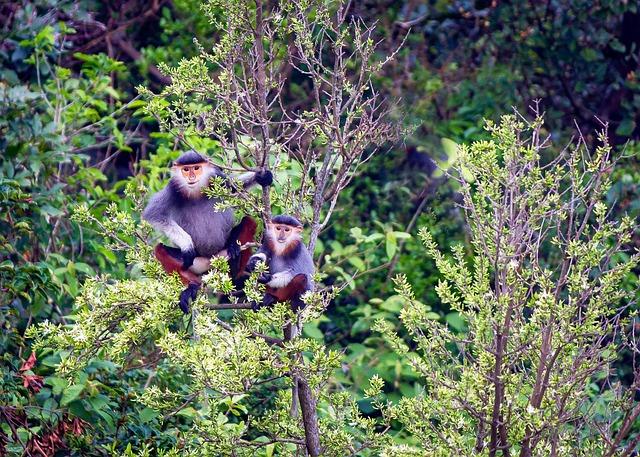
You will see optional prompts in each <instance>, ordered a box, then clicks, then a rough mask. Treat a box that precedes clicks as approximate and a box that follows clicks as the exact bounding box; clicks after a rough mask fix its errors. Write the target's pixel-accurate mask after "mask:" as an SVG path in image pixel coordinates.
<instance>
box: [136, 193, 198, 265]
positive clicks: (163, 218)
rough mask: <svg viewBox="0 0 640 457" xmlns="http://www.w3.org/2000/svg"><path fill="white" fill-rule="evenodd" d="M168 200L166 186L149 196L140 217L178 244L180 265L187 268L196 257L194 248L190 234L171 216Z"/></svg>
mask: <svg viewBox="0 0 640 457" xmlns="http://www.w3.org/2000/svg"><path fill="white" fill-rule="evenodd" d="M170 201H171V194H170V191H169V189H168V188H165V189H163V190H162V191H160V192H158V193H157V194H155V195H154V196H153V197H151V200H150V201H149V204H148V205H147V207H146V208H145V209H144V211H143V213H142V218H143V219H145V220H146V221H147V222H149V223H150V224H151V225H152V226H153V227H154V228H156V229H157V230H159V231H160V232H162V233H163V234H164V235H166V237H167V238H169V240H171V242H172V243H174V244H175V245H176V246H178V248H179V249H180V253H181V254H182V259H183V265H182V267H183V268H184V269H187V268H189V267H190V266H191V265H192V264H193V259H194V258H195V257H196V250H195V247H194V245H193V239H192V238H191V235H189V234H188V233H187V232H186V231H185V230H184V229H183V228H182V227H180V226H179V225H178V224H177V223H176V221H174V220H173V219H172V218H171V211H170V208H169V202H170Z"/></svg>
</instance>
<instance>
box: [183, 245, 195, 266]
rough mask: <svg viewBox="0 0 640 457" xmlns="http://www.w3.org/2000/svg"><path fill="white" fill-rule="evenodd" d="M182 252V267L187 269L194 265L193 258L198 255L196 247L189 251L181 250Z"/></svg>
mask: <svg viewBox="0 0 640 457" xmlns="http://www.w3.org/2000/svg"><path fill="white" fill-rule="evenodd" d="M180 253H181V254H182V269H183V270H187V269H188V268H189V267H190V266H191V265H193V259H195V258H196V257H197V254H196V251H195V249H193V248H191V249H189V250H187V251H181V252H180Z"/></svg>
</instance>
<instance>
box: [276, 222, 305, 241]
mask: <svg viewBox="0 0 640 457" xmlns="http://www.w3.org/2000/svg"><path fill="white" fill-rule="evenodd" d="M269 231H270V232H271V236H272V238H273V239H274V240H275V241H277V242H278V243H280V244H285V245H286V244H289V243H290V242H291V241H293V240H297V239H299V238H300V233H301V232H302V227H292V226H291V225H285V224H269Z"/></svg>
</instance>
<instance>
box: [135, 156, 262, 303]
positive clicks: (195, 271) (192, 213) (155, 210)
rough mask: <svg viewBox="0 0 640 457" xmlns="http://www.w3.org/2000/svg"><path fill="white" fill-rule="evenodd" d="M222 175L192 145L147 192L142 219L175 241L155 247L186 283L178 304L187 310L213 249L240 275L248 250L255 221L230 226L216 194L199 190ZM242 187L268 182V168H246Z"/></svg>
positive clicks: (228, 212)
mask: <svg viewBox="0 0 640 457" xmlns="http://www.w3.org/2000/svg"><path fill="white" fill-rule="evenodd" d="M215 177H221V178H222V179H224V180H225V181H227V179H228V178H227V176H226V175H225V174H224V173H223V172H222V170H220V168H218V167H217V166H215V165H214V164H213V163H211V162H210V161H209V160H208V159H207V158H205V157H204V156H202V155H200V154H199V153H197V152H195V151H188V152H185V153H184V154H182V155H181V156H180V157H179V158H178V159H177V160H176V161H175V162H174V163H173V166H172V167H171V180H170V181H169V184H167V186H166V187H165V188H164V189H162V190H161V191H160V192H158V193H156V194H155V195H153V196H152V197H151V200H150V201H149V204H148V205H147V207H146V208H145V210H144V212H143V213H142V217H143V219H145V220H146V221H148V222H149V223H150V224H151V225H153V226H154V227H155V228H156V229H157V230H159V231H160V232H162V233H163V234H164V235H166V237H167V238H169V240H171V242H172V243H173V244H175V245H176V246H177V247H170V246H165V245H164V244H158V245H157V246H156V247H155V250H154V253H155V256H156V258H157V259H158V261H159V262H160V264H161V265H162V266H163V268H164V270H165V271H166V272H167V273H173V272H177V273H178V274H179V275H180V278H181V280H182V282H183V283H184V284H185V285H186V286H187V288H186V289H185V290H184V291H183V292H182V293H181V294H180V309H181V310H182V311H183V312H184V313H185V314H186V313H188V312H189V302H190V301H193V300H195V298H196V296H197V293H198V290H199V289H200V287H201V284H202V281H201V275H202V274H203V273H205V272H206V271H207V270H208V269H209V268H210V266H211V265H210V259H211V257H212V256H214V255H223V256H226V257H227V258H228V261H229V266H230V269H231V276H232V277H234V278H235V277H237V276H238V275H240V274H241V273H242V272H243V271H244V269H245V266H246V264H247V261H248V260H249V257H250V254H251V252H250V251H249V250H246V251H244V252H242V251H241V245H242V244H246V243H250V242H253V241H254V237H255V232H256V222H255V221H254V220H253V219H252V218H250V217H247V216H245V217H244V218H243V219H242V221H241V222H240V223H239V224H238V225H237V226H235V227H234V225H233V222H234V217H233V210H232V209H231V208H229V209H226V210H224V211H216V209H215V205H216V203H218V200H217V199H216V198H209V197H207V195H205V193H204V192H203V191H204V190H205V189H206V188H207V187H208V186H209V184H210V181H211V179H213V178H215ZM238 179H239V180H240V181H241V182H242V185H243V188H244V189H248V188H249V187H251V186H252V185H254V184H255V183H258V184H260V185H261V186H263V187H265V186H269V185H271V183H272V181H273V176H272V174H271V172H270V171H268V170H266V171H262V172H257V173H254V172H250V173H245V174H243V175H241V176H240V177H239V178H238Z"/></svg>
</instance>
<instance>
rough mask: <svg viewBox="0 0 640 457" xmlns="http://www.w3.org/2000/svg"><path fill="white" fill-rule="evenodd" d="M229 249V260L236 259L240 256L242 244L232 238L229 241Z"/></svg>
mask: <svg viewBox="0 0 640 457" xmlns="http://www.w3.org/2000/svg"><path fill="white" fill-rule="evenodd" d="M226 249H227V257H229V260H235V259H237V258H238V257H240V252H241V250H240V245H239V244H238V242H237V241H236V240H231V242H229V244H228V245H227V247H226Z"/></svg>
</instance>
